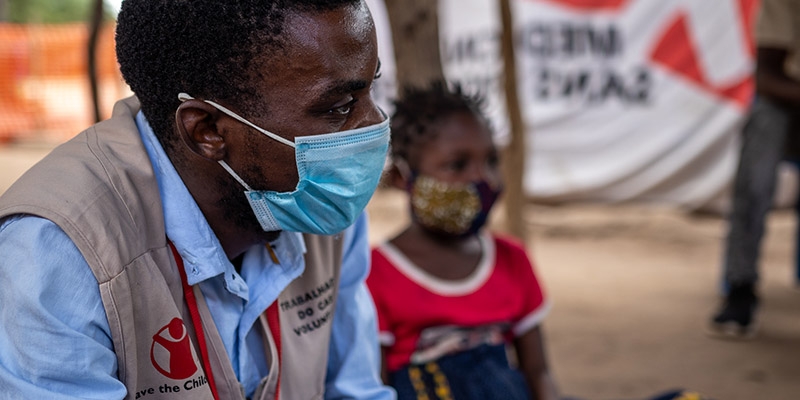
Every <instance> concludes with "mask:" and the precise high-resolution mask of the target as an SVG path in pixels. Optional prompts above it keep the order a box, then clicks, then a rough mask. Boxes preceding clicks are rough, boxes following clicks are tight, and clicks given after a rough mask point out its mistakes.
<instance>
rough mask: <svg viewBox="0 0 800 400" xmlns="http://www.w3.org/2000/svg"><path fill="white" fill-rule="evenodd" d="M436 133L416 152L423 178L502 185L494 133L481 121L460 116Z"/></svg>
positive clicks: (447, 120)
mask: <svg viewBox="0 0 800 400" xmlns="http://www.w3.org/2000/svg"><path fill="white" fill-rule="evenodd" d="M433 129H436V136H435V137H434V138H433V139H432V140H430V141H428V142H426V143H424V144H422V145H420V146H419V147H417V148H416V149H414V150H415V151H417V152H418V153H417V157H416V161H417V162H416V164H417V165H416V167H417V168H416V170H417V172H418V173H419V174H420V175H427V176H430V177H432V178H435V179H437V180H439V181H442V182H448V183H469V182H479V181H485V182H486V183H487V184H489V186H492V187H498V186H500V185H501V183H502V182H501V180H502V177H501V174H500V167H499V162H498V154H497V149H496V148H495V146H494V143H493V141H492V134H491V131H489V128H488V127H487V126H486V125H485V124H484V123H483V122H481V120H479V119H478V118H476V117H475V116H474V115H473V114H471V113H468V112H459V113H456V114H452V115H450V116H448V117H446V118H445V119H443V120H441V121H440V122H439V124H438V125H437V126H434V127H433ZM414 150H412V151H414Z"/></svg>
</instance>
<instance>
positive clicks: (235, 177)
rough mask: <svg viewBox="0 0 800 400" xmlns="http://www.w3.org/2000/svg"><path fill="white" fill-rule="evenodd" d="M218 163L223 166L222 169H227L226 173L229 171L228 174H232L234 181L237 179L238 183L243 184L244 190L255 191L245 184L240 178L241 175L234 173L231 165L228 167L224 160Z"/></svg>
mask: <svg viewBox="0 0 800 400" xmlns="http://www.w3.org/2000/svg"><path fill="white" fill-rule="evenodd" d="M217 162H218V163H219V165H222V168H225V171H228V173H229V174H231V176H232V177H233V178H234V179H236V181H237V182H239V183H240V184H242V186H244V188H245V189H247V191H248V192H252V191H253V189H252V188H251V187H250V185H248V184H246V183H244V181H243V180H242V178H240V177H239V175H237V174H236V172H233V169H232V168H231V167H230V165H228V163H226V162H225V161H223V160H219V161H217Z"/></svg>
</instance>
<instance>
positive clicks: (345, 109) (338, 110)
mask: <svg viewBox="0 0 800 400" xmlns="http://www.w3.org/2000/svg"><path fill="white" fill-rule="evenodd" d="M355 103H356V100H355V99H353V100H352V101H350V102H349V103H347V104H344V105H341V106H338V107H334V108H332V109H331V110H330V111H329V112H330V113H331V114H336V115H347V114H350V111H353V105H354V104H355Z"/></svg>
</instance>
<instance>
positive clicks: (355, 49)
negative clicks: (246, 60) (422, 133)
mask: <svg viewBox="0 0 800 400" xmlns="http://www.w3.org/2000/svg"><path fill="white" fill-rule="evenodd" d="M284 34H285V38H286V46H285V49H284V50H279V51H277V53H276V54H273V55H272V57H269V55H267V57H266V58H270V59H271V61H270V62H268V63H267V64H265V65H262V66H260V67H257V68H260V71H259V73H260V75H261V76H262V77H263V78H264V79H263V80H262V81H260V82H256V85H257V86H256V89H257V90H258V91H260V92H261V93H262V94H263V97H264V98H265V99H266V103H265V104H264V108H263V109H264V113H262V114H261V115H244V117H245V118H248V119H250V120H251V121H252V122H253V123H255V124H256V125H258V126H260V127H262V128H264V129H266V130H268V131H270V132H273V133H275V134H277V135H280V136H283V137H285V138H287V139H289V140H293V139H294V137H295V136H309V135H316V134H322V133H330V132H337V131H342V130H348V129H353V128H358V127H362V126H367V125H373V124H376V123H378V122H380V121H382V120H383V116H382V114H381V113H380V111H378V109H377V107H376V105H375V103H374V102H373V100H372V97H371V95H370V87H371V86H372V82H373V80H374V79H375V76H376V73H377V69H378V55H377V54H378V53H377V41H376V37H375V28H374V25H373V22H372V18H371V16H370V14H369V11H368V10H367V7H366V5H364V4H363V3H361V4H359V5H356V6H346V7H342V8H339V9H336V10H333V11H328V12H324V13H291V14H289V16H288V18H287V20H286V23H285V32H284ZM239 127H240V128H241V129H239V131H238V132H230V135H228V137H227V138H226V142H227V141H228V140H231V141H232V142H231V146H228V149H229V160H230V161H229V164H231V167H232V168H233V169H234V170H235V171H241V172H240V175H241V176H242V178H243V179H244V180H245V182H247V183H248V184H250V185H251V186H252V187H253V189H255V190H273V191H279V192H288V191H292V190H294V189H295V187H296V186H297V182H298V174H297V167H296V163H295V154H294V149H292V148H291V147H289V146H286V145H284V144H281V143H278V142H277V141H275V140H273V139H270V138H268V137H267V136H265V135H263V134H261V133H258V132H257V131H255V130H252V129H250V128H248V127H246V126H245V125H239ZM240 192H241V190H240ZM239 195H241V193H240V194H239Z"/></svg>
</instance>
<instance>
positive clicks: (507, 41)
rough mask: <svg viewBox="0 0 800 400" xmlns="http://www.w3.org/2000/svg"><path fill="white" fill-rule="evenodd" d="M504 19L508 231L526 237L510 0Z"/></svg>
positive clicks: (503, 3) (503, 0) (504, 4)
mask: <svg viewBox="0 0 800 400" xmlns="http://www.w3.org/2000/svg"><path fill="white" fill-rule="evenodd" d="M499 6H500V16H501V23H502V27H503V29H502V35H501V49H502V51H501V52H502V57H503V76H502V78H501V79H502V81H503V88H504V89H505V100H506V110H507V112H508V119H509V123H510V125H509V129H510V140H509V143H508V147H506V148H505V151H504V153H503V173H504V175H505V181H506V186H505V196H504V197H505V200H504V205H505V207H504V208H505V213H506V216H505V217H506V228H507V229H508V233H510V234H511V235H514V236H516V237H517V238H519V239H520V240H522V241H525V239H526V238H527V230H526V225H525V220H524V218H523V216H524V211H525V210H524V208H525V191H524V189H523V178H524V174H525V122H524V121H523V119H522V110H521V109H520V105H519V95H518V93H517V68H516V58H515V54H514V33H513V32H514V21H513V18H512V15H511V4H510V0H499Z"/></svg>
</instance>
